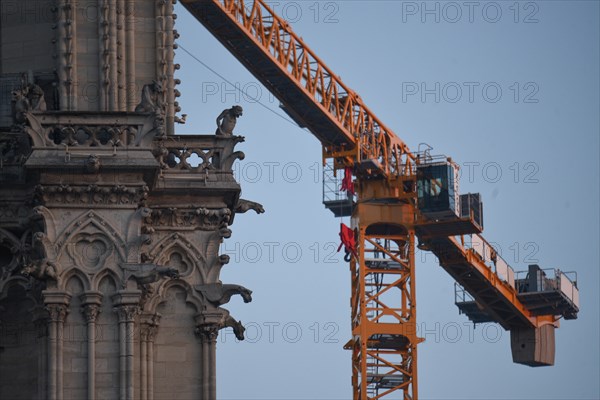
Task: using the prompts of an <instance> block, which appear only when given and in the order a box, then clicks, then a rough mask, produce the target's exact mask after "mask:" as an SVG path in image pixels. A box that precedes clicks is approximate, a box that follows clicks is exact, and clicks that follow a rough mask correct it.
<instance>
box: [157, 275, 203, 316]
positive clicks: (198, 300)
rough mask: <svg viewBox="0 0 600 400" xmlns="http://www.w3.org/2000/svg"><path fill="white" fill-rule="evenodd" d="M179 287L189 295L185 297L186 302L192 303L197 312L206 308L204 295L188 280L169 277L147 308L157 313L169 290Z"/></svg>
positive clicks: (159, 287)
mask: <svg viewBox="0 0 600 400" xmlns="http://www.w3.org/2000/svg"><path fill="white" fill-rule="evenodd" d="M174 287H179V288H181V289H183V290H184V291H185V292H186V294H187V296H186V298H185V301H186V303H189V304H191V305H192V306H194V308H195V309H196V312H198V313H199V312H201V311H202V310H204V308H205V305H204V302H203V300H202V297H201V296H200V294H199V293H197V292H196V291H195V290H194V288H193V287H191V286H190V285H189V284H188V283H187V282H186V281H183V280H181V279H169V280H167V281H165V282H164V283H162V284H160V286H158V288H157V290H156V294H155V295H154V296H153V297H152V298H151V299H150V300H149V301H148V304H147V307H146V308H147V310H148V311H149V312H151V313H156V312H157V309H158V306H159V305H161V304H162V303H164V302H165V301H167V292H168V291H169V289H171V288H174Z"/></svg>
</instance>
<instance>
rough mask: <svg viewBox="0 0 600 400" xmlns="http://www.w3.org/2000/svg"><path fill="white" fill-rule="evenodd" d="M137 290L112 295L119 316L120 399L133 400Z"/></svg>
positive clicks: (137, 306) (138, 296) (122, 291)
mask: <svg viewBox="0 0 600 400" xmlns="http://www.w3.org/2000/svg"><path fill="white" fill-rule="evenodd" d="M141 293H142V292H141V291H139V290H121V291H119V292H117V294H116V295H114V296H113V304H114V306H115V308H114V310H115V312H116V313H117V315H118V316H119V360H120V362H119V365H120V367H119V368H120V378H121V379H120V397H119V398H120V399H121V400H133V386H134V385H133V339H134V322H135V316H136V315H137V314H138V313H139V301H140V298H141Z"/></svg>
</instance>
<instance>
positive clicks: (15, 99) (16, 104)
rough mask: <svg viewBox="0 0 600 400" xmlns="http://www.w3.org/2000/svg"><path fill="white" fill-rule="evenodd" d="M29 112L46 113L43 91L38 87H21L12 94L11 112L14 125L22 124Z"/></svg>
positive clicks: (31, 85)
mask: <svg viewBox="0 0 600 400" xmlns="http://www.w3.org/2000/svg"><path fill="white" fill-rule="evenodd" d="M30 111H46V100H45V99H44V91H43V90H42V88H40V87H39V86H38V85H35V84H29V85H23V86H22V88H21V89H18V90H14V91H13V92H12V112H13V118H14V121H15V123H17V124H24V123H25V122H26V121H27V117H26V114H27V113H29V112H30Z"/></svg>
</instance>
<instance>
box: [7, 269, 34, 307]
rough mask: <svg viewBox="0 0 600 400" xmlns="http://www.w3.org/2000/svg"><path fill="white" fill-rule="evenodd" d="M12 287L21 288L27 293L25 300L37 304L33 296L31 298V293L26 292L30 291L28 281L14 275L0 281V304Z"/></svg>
mask: <svg viewBox="0 0 600 400" xmlns="http://www.w3.org/2000/svg"><path fill="white" fill-rule="evenodd" d="M13 286H21V287H22V288H23V289H25V290H26V291H27V292H28V293H29V294H28V296H27V298H29V299H31V300H32V301H33V302H34V303H37V302H38V301H37V300H36V299H35V298H34V297H33V296H31V294H30V293H31V292H30V291H29V290H28V289H30V281H29V279H28V278H26V277H24V276H23V275H14V276H11V277H10V278H8V279H7V280H5V281H2V280H0V302H2V300H4V299H5V298H6V297H7V296H8V292H9V290H10V288H11V287H13Z"/></svg>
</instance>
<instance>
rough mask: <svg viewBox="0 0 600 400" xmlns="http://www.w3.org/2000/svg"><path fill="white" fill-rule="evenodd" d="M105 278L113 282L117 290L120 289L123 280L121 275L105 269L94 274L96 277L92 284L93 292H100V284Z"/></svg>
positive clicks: (93, 278)
mask: <svg viewBox="0 0 600 400" xmlns="http://www.w3.org/2000/svg"><path fill="white" fill-rule="evenodd" d="M104 278H110V279H111V280H112V283H113V284H114V285H115V288H118V287H120V286H121V281H122V279H121V277H120V276H119V274H118V273H117V272H115V271H114V270H113V269H111V268H104V269H103V270H101V271H99V272H98V273H96V274H94V276H93V277H92V283H91V288H92V290H98V291H99V290H100V283H101V282H102V280H103V279H104Z"/></svg>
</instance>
